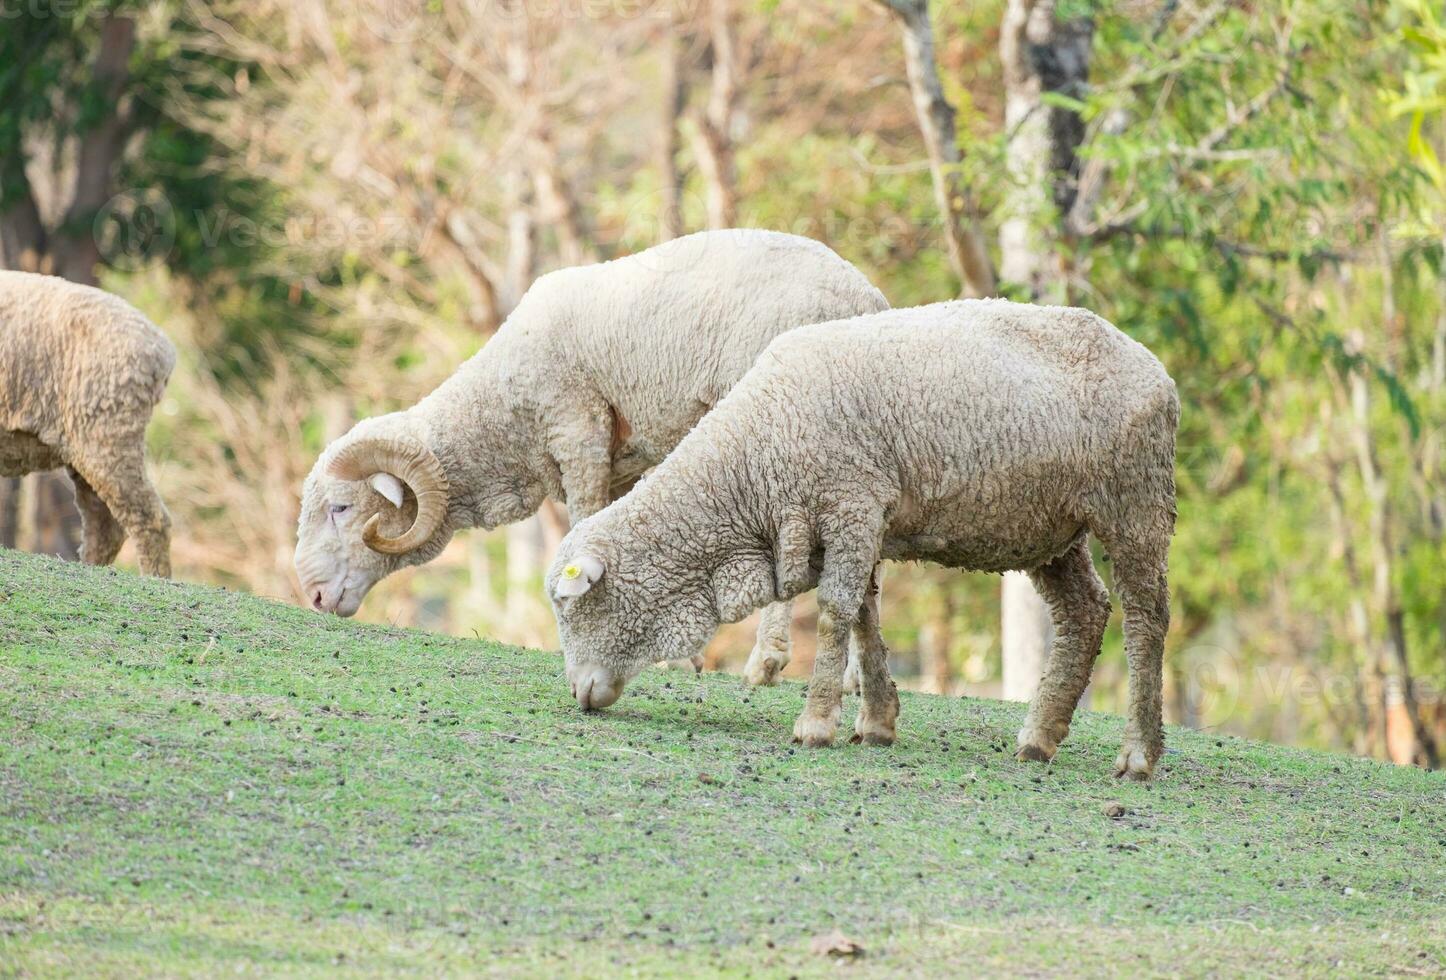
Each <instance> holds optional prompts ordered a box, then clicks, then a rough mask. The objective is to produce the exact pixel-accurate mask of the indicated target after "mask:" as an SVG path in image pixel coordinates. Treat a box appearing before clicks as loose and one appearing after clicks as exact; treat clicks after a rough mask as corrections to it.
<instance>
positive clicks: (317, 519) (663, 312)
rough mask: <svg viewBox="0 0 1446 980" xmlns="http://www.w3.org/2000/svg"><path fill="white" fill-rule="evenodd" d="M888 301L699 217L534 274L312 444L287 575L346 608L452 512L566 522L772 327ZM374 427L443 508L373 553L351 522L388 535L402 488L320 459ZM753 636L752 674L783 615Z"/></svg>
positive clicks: (804, 256)
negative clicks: (437, 517) (490, 318)
mask: <svg viewBox="0 0 1446 980" xmlns="http://www.w3.org/2000/svg"><path fill="white" fill-rule="evenodd" d="M887 307H888V303H887V301H886V300H885V299H884V297H883V295H882V294H881V293H880V292H879V291H878V290H877V289H875V288H874V286H873V285H872V284H870V283H869V281H868V279H867V278H866V277H865V276H864V275H863V274H862V273H860V272H859V271H858V270H857V269H855V268H854V267H853V266H852V265H850V264H849V263H848V262H845V261H844V260H843V259H842V258H840V257H839V256H838V255H836V254H835V253H834V252H833V251H831V250H830V249H829V248H827V247H826V246H824V245H821V244H820V243H818V242H815V241H812V240H810V239H806V238H800V237H798V236H795V235H785V234H780V233H777V232H768V231H752V230H748V231H743V230H734V231H713V232H702V233H699V234H696V235H689V236H686V237H684V238H679V239H677V240H675V241H672V242H669V243H667V244H666V245H661V246H658V247H656V248H651V249H648V250H646V251H644V252H639V253H637V254H635V255H631V256H628V257H626V258H621V259H616V260H614V261H611V262H605V263H601V264H598V265H591V266H581V267H577V268H570V269H562V270H560V271H557V272H552V273H549V274H548V275H545V276H543V277H541V278H540V279H538V280H537V281H536V282H535V283H534V284H533V286H532V288H531V289H529V290H528V291H527V294H526V295H525V296H523V298H522V300H521V302H520V303H519V304H518V306H517V308H516V310H514V311H513V313H512V315H511V316H510V317H508V319H507V322H506V323H505V324H504V325H503V326H502V328H501V329H500V330H499V331H498V332H497V335H496V336H495V337H493V338H492V339H491V340H490V341H489V342H488V343H487V344H486V346H484V347H483V348H482V350H481V351H480V352H479V353H478V354H477V355H476V356H475V357H473V358H472V359H470V360H469V361H467V362H466V363H465V364H463V365H462V366H461V367H460V368H459V369H458V370H457V372H456V373H455V374H454V375H453V376H452V377H451V378H449V379H448V380H447V381H446V382H444V383H443V384H442V385H440V386H439V387H438V388H437V390H436V391H434V392H433V393H432V394H430V395H428V396H427V397H426V398H424V399H423V400H422V401H421V402H419V403H418V404H417V405H415V406H414V407H412V408H410V409H408V410H406V411H404V412H398V413H396V414H393V415H387V416H383V417H380V418H374V419H368V420H366V421H363V422H361V423H359V424H358V425H357V426H356V427H355V428H354V429H353V430H352V431H351V432H349V433H348V434H347V435H345V436H343V437H342V438H341V439H338V440H337V441H336V442H334V443H333V444H332V445H331V446H329V447H328V448H327V450H326V452H325V453H323V454H322V457H321V458H320V459H319V460H318V461H317V464H316V467H315V468H314V469H313V471H312V473H311V476H310V477H308V479H307V481H306V486H305V489H304V492H303V501H302V510H301V521H300V525H299V528H298V534H297V538H298V540H297V550H296V563H297V571H298V574H299V577H300V579H301V582H302V584H303V586H304V587H305V588H306V590H307V593H308V595H309V596H310V597H311V598H312V601H313V602H314V603H315V604H317V605H318V606H319V607H320V608H326V609H331V610H334V611H337V612H340V613H342V614H350V613H352V612H355V610H356V608H357V607H358V606H359V605H360V603H361V600H362V597H363V596H364V595H365V594H366V592H367V590H368V589H370V588H371V586H372V585H373V584H374V583H375V582H377V581H378V580H380V579H381V578H382V577H384V576H385V575H388V574H390V573H391V572H393V571H395V570H397V569H398V568H401V567H404V566H408V565H417V564H421V563H423V562H426V561H430V560H431V559H432V558H433V557H435V556H436V555H437V554H438V553H439V552H440V551H441V550H442V548H443V547H444V546H445V545H446V544H447V542H448V540H450V538H451V536H452V534H453V532H454V531H456V530H457V529H459V528H468V527H483V528H491V527H497V526H499V525H502V524H507V523H511V522H513V521H518V520H521V519H523V518H525V517H527V516H529V515H530V514H532V513H533V512H535V511H536V510H537V508H538V507H539V506H540V505H541V503H542V501H543V500H544V499H545V498H547V497H552V498H554V499H558V500H564V501H566V503H567V506H568V510H569V512H570V514H571V515H572V517H573V519H575V520H577V519H581V518H583V517H586V516H588V515H589V514H593V513H595V512H597V511H598V510H601V509H602V508H603V507H605V506H607V504H608V503H609V502H610V501H612V500H613V499H615V498H616V497H617V496H618V495H619V494H621V493H623V492H626V490H627V489H628V487H630V486H631V484H632V482H633V481H634V480H636V479H637V478H638V477H639V476H640V475H641V474H643V473H644V472H645V471H646V470H648V469H649V468H650V467H652V466H655V465H656V464H657V463H659V462H660V461H661V460H662V459H663V457H664V456H666V455H667V453H668V452H669V451H670V450H671V449H672V448H673V447H674V446H675V445H677V443H678V440H679V439H681V438H682V437H683V436H684V435H685V434H686V433H687V432H688V430H689V429H691V428H692V427H693V425H694V424H695V423H696V422H697V421H698V420H699V419H700V418H702V417H703V415H704V414H705V413H706V412H707V411H708V410H709V409H710V408H712V407H713V405H714V404H716V403H717V402H718V400H719V399H721V398H722V397H723V396H724V394H726V393H727V391H728V390H729V389H730V388H731V387H732V386H733V384H734V383H735V382H736V381H737V380H738V379H739V378H740V377H742V376H743V373H744V372H745V371H746V370H747V369H748V368H749V366H750V365H751V364H752V363H753V361H754V359H755V358H756V357H757V356H758V354H759V352H760V351H762V350H763V348H764V347H766V346H767V345H768V343H769V341H771V340H772V339H773V338H774V337H775V336H777V335H779V334H781V333H783V332H784V331H786V330H789V329H791V328H794V327H797V326H799V325H802V324H809V323H818V322H821V321H824V320H832V319H839V318H843V317H849V316H856V315H858V314H860V313H869V312H873V311H876V310H881V309H886V308H887ZM374 437H375V438H378V439H394V440H400V441H402V442H403V443H404V444H406V445H408V446H419V447H424V448H425V449H426V450H427V451H428V452H430V453H431V454H433V455H434V456H435V458H436V459H437V460H438V461H440V463H441V466H442V469H443V470H444V471H445V473H446V478H447V483H448V487H449V491H448V500H447V511H446V517H445V519H444V520H443V521H442V522H441V524H440V526H438V527H437V528H436V529H435V531H434V533H432V534H431V535H430V536H429V537H428V538H427V539H426V540H425V541H424V542H422V543H421V545H420V546H419V547H417V548H415V549H414V550H411V551H409V552H408V553H406V554H401V555H382V554H378V553H377V552H376V551H374V550H372V549H370V548H368V547H367V546H366V545H365V544H364V543H363V542H362V528H363V527H364V526H365V525H366V523H367V522H368V521H369V520H371V519H372V518H373V517H374V516H376V517H379V518H380V522H379V527H380V528H381V530H382V531H383V532H384V533H385V534H386V535H387V536H395V535H396V534H397V533H399V532H401V531H404V530H405V529H406V528H407V527H409V526H411V522H412V519H413V517H414V516H415V514H416V504H415V501H414V500H413V499H412V497H411V496H410V495H409V496H407V497H406V499H405V501H404V503H403V505H402V507H400V508H398V507H396V506H394V505H393V504H391V503H389V502H387V501H386V500H384V499H383V498H382V497H381V495H379V494H377V493H375V492H374V491H373V490H371V489H369V488H368V487H367V486H366V484H365V483H364V482H362V481H359V480H342V479H337V478H336V477H334V476H331V475H329V474H328V473H327V472H326V471H327V467H328V466H329V465H330V464H331V462H332V461H333V460H334V459H336V457H337V454H338V453H340V452H343V451H344V450H345V449H346V447H347V446H350V445H353V444H354V443H356V441H357V440H359V439H371V438H374ZM338 508H341V509H338ZM786 614H787V610H786V609H784V610H781V611H770V617H771V619H773V620H777V619H780V618H783V617H786ZM780 634H781V636H780ZM769 637H770V639H769V646H768V648H767V649H766V650H764V651H763V653H765V654H767V655H768V656H769V657H770V658H771V659H770V660H769V662H768V666H769V667H770V668H771V669H770V670H767V671H765V672H764V673H765V674H766V676H761V677H760V678H759V679H760V680H771V679H772V677H773V676H774V675H775V674H776V671H777V669H781V667H782V665H783V664H784V663H786V662H787V631H786V630H779V629H777V627H776V625H775V626H774V628H773V629H772V630H770V631H769Z"/></svg>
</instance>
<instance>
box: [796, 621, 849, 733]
mask: <svg viewBox="0 0 1446 980" xmlns="http://www.w3.org/2000/svg"><path fill="white" fill-rule="evenodd" d="M819 607H820V608H819V612H818V653H817V654H816V655H815V656H814V660H813V679H812V680H810V681H809V683H808V700H807V701H806V702H805V703H804V706H803V712H802V713H801V714H800V715H799V716H798V720H797V721H795V722H794V723H793V740H794V741H795V742H801V743H803V744H804V745H807V746H809V747H810V748H816V747H819V746H824V745H832V744H833V737H834V733H836V732H837V731H838V718H839V714H840V712H841V711H842V710H843V671H844V661H845V660H846V659H847V658H848V648H849V632H850V631H851V630H852V628H853V619H854V617H853V616H851V615H849V614H848V613H847V612H846V611H844V610H843V609H840V608H839V607H838V606H836V605H835V604H833V603H826V602H824V601H822V599H820V601H819Z"/></svg>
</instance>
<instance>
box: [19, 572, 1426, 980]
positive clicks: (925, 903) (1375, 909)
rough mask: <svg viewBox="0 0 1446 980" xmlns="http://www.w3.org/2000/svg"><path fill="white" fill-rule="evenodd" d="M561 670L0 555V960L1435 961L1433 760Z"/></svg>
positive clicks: (256, 965)
mask: <svg viewBox="0 0 1446 980" xmlns="http://www.w3.org/2000/svg"><path fill="white" fill-rule="evenodd" d="M560 666H561V665H560V661H559V660H558V658H557V657H556V655H552V654H545V653H538V652H533V651H526V650H518V649H512V648H507V647H502V646H498V645H496V644H492V643H487V642H479V641H461V640H454V639H450V638H444V637H438V636H430V635H427V634H422V633H416V632H410V631H406V630H396V629H385V628H377V627H368V626H359V625H356V624H352V623H347V622H342V621H339V620H336V619H332V618H323V617H320V616H316V615H312V614H309V613H307V612H304V611H302V610H299V609H295V608H291V607H287V606H281V605H277V604H274V603H270V602H266V601H262V600H259V599H255V598H252V597H249V596H244V595H237V594H234V593H228V592H222V591H217V590H214V589H207V588H198V587H194V586H187V585H180V584H175V583H170V582H158V581H153V580H147V579H140V578H136V577H133V576H131V575H128V574H125V573H120V572H115V571H111V570H94V569H87V568H84V567H82V566H79V565H74V564H62V563H59V562H55V561H50V560H45V559H38V558H32V557H27V556H21V555H17V554H16V553H14V552H0V975H4V974H8V973H12V972H16V973H20V974H22V975H29V974H35V975H49V974H87V975H93V974H106V975H116V976H132V975H135V974H137V973H161V974H166V975H212V974H216V973H221V972H226V973H232V972H235V971H236V970H237V969H242V970H243V971H251V972H257V971H260V972H265V973H286V974H310V973H321V972H326V971H330V970H331V969H333V967H334V965H335V964H338V963H339V964H344V965H347V966H350V967H351V968H352V969H353V970H354V971H356V972H359V973H393V972H403V971H413V972H418V973H422V974H426V975H435V974H440V973H453V974H462V973H477V972H489V973H509V974H510V973H521V974H528V975H538V976H555V975H597V974H599V973H619V972H622V973H627V972H633V973H643V974H677V973H687V972H704V973H718V972H721V973H729V974H738V975H742V974H760V975H788V974H798V973H810V972H832V971H834V970H836V969H837V968H838V967H837V966H836V965H835V964H833V963H831V962H829V961H828V960H826V959H824V958H823V957H821V956H819V955H817V954H814V953H812V952H811V951H810V941H811V939H812V938H813V937H815V936H818V935H820V934H824V933H827V932H830V931H831V930H833V929H840V930H842V931H843V932H844V933H846V934H847V935H849V936H851V937H853V938H854V939H856V940H857V941H858V942H859V943H861V944H862V945H863V947H864V948H865V950H866V953H865V955H864V957H863V958H862V959H860V960H858V961H857V962H856V963H854V964H852V965H851V966H850V967H849V968H848V970H849V972H852V973H872V972H890V973H892V972H897V971H907V972H916V973H941V974H942V973H957V972H959V971H961V970H963V971H967V972H989V971H991V970H993V971H1006V970H1007V971H1011V972H1034V973H1049V972H1056V971H1066V972H1069V973H1071V974H1100V975H1104V974H1111V973H1116V972H1119V971H1126V972H1154V973H1163V974H1171V975H1201V974H1211V973H1231V974H1233V973H1237V972H1241V971H1245V972H1252V973H1258V974H1265V973H1272V974H1273V973H1279V972H1285V973H1308V974H1316V973H1327V972H1333V971H1336V970H1340V969H1343V970H1345V971H1346V972H1349V973H1396V974H1400V973H1406V974H1412V973H1436V972H1440V971H1442V970H1443V969H1446V782H1443V779H1442V777H1441V776H1440V775H1439V774H1430V773H1424V772H1420V771H1415V770H1409V769H1396V768H1390V767H1385V766H1381V765H1376V764H1374V763H1370V762H1364V761H1358V760H1352V759H1347V758H1342V757H1337V756H1328V755H1321V754H1317V753H1311V752H1303V751H1294V750H1290V749H1284V748H1279V747H1276V746H1270V745H1264V744H1259V743H1255V742H1247V741H1242V740H1237V739H1230V738H1216V737H1214V736H1211V735H1209V734H1199V733H1190V732H1184V731H1171V732H1169V734H1168V743H1169V745H1170V747H1171V751H1170V753H1169V754H1168V755H1167V756H1166V757H1165V759H1164V760H1163V761H1162V764H1161V767H1160V772H1159V775H1158V777H1157V780H1156V782H1155V783H1154V784H1153V785H1150V786H1135V785H1122V784H1120V783H1117V782H1115V781H1114V780H1113V779H1112V778H1111V777H1110V776H1109V772H1110V764H1111V761H1112V760H1113V758H1114V754H1115V750H1116V746H1117V743H1118V741H1119V736H1120V732H1121V727H1122V722H1121V720H1120V719H1119V718H1116V717H1111V716H1106V715H1093V714H1088V715H1083V716H1082V717H1081V718H1079V719H1078V722H1077V724H1076V727H1075V731H1074V733H1073V734H1072V735H1071V736H1070V738H1069V741H1068V742H1067V743H1066V745H1065V746H1064V748H1063V749H1062V750H1061V753H1060V756H1059V758H1058V759H1057V760H1056V761H1055V763H1054V764H1053V765H1052V766H1050V767H1047V768H1046V767H1041V766H1033V765H1025V764H1021V763H1018V762H1015V761H1014V759H1013V757H1012V756H1011V754H1010V748H1011V746H1012V744H1013V736H1014V732H1015V730H1016V729H1017V728H1018V726H1019V721H1020V710H1021V709H1020V707H1019V706H1017V705H1008V704H1000V703H995V702H990V701H978V700H969V699H962V700H961V699H946V698H938V697H927V696H909V695H905V696H904V701H903V715H902V718H901V721H900V741H899V744H898V745H897V746H895V747H894V748H892V749H864V748H860V747H855V746H841V747H839V748H836V749H833V750H827V751H817V752H808V751H801V750H795V749H794V748H793V747H792V746H790V745H789V743H788V733H789V731H790V725H791V722H792V718H793V716H794V714H795V713H796V711H797V709H798V708H799V706H800V703H801V697H800V694H801V690H802V688H801V687H800V686H799V685H798V684H785V685H783V686H781V687H779V688H777V689H774V690H768V691H763V692H753V693H747V692H745V691H743V690H742V689H741V687H740V685H739V682H738V681H737V680H736V679H735V678H733V677H728V676H722V675H712V676H704V677H702V678H700V679H695V678H694V677H692V676H691V675H690V674H685V673H681V672H676V671H650V672H648V673H647V674H646V675H645V676H643V677H642V678H640V679H639V680H637V681H636V682H634V684H633V685H632V686H631V687H630V688H629V690H628V693H627V694H626V695H625V696H624V698H623V700H622V701H620V702H619V703H618V704H617V705H615V706H614V708H613V709H611V710H609V711H607V712H605V713H602V714H599V715H591V716H584V715H582V714H580V713H579V712H578V711H577V710H576V708H575V707H574V706H573V704H572V703H571V701H570V699H569V698H568V696H567V688H566V685H565V684H564V683H563V682H562V681H561V677H560V673H561V671H560ZM851 710H852V705H849V706H848V707H847V708H846V712H847V711H851ZM1112 803H1113V804H1118V805H1119V806H1121V807H1123V808H1124V811H1125V812H1124V814H1123V816H1120V817H1116V818H1111V817H1110V816H1107V815H1106V812H1105V810H1106V807H1107V806H1108V805H1109V804H1112Z"/></svg>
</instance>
